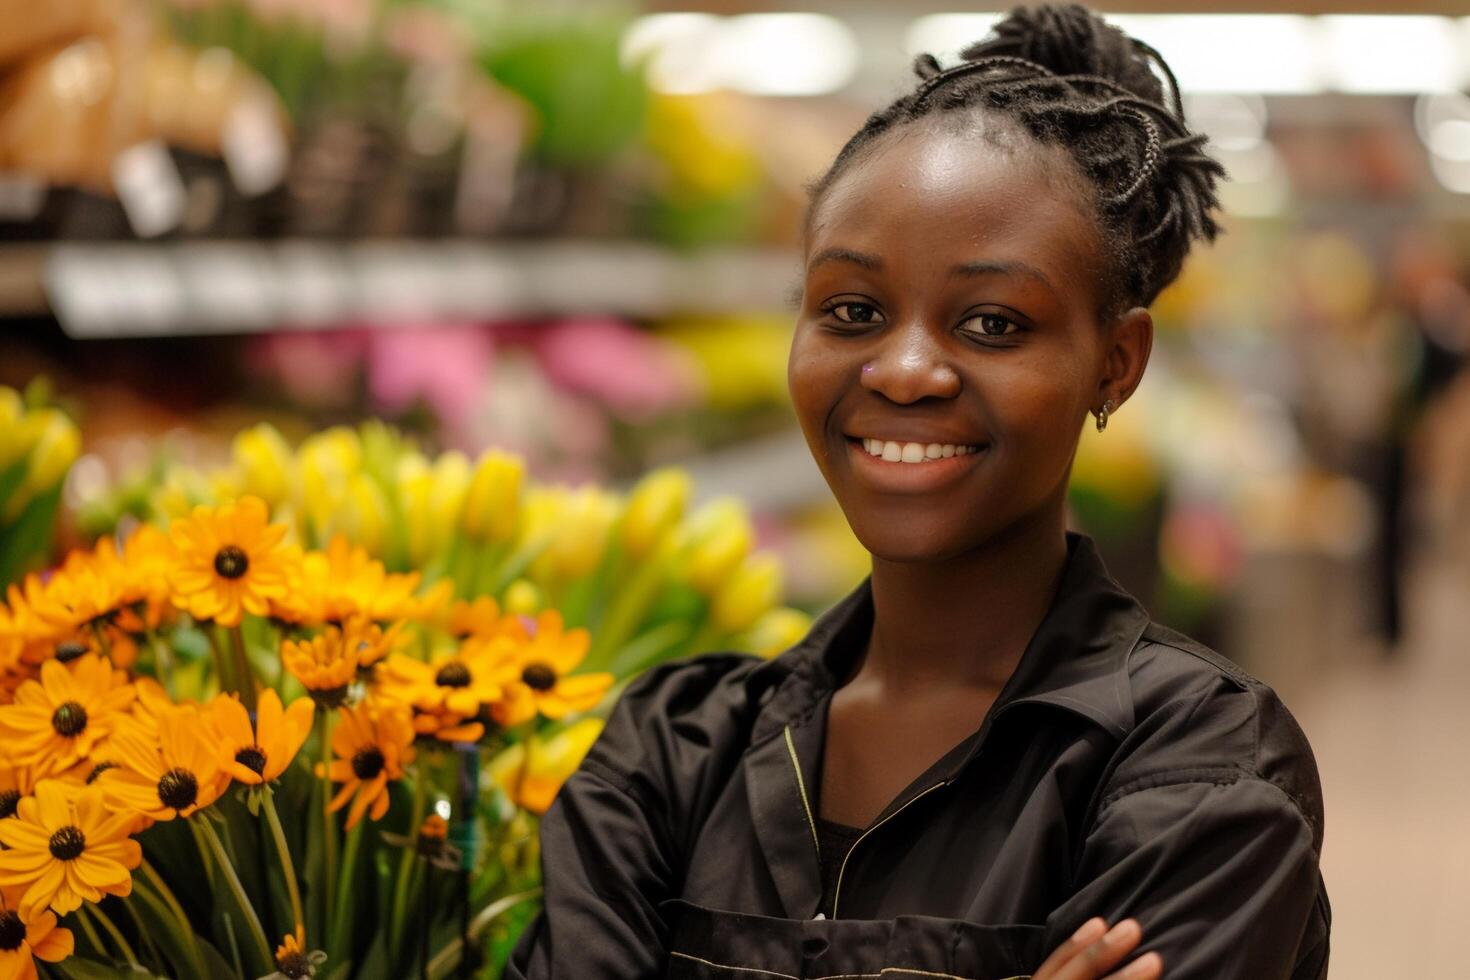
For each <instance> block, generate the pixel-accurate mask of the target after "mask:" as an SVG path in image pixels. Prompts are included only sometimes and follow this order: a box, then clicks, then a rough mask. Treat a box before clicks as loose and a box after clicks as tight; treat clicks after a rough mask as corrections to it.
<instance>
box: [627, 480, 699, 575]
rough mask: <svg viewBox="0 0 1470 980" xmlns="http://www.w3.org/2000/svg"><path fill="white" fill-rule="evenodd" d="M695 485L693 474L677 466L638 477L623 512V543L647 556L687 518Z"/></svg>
mask: <svg viewBox="0 0 1470 980" xmlns="http://www.w3.org/2000/svg"><path fill="white" fill-rule="evenodd" d="M691 489H692V484H691V481H690V479H689V474H688V473H686V472H684V471H683V470H681V469H677V468H674V467H667V468H665V469H659V470H654V471H653V472H652V473H649V474H648V475H647V476H645V477H644V478H643V479H642V480H639V481H638V485H637V486H635V487H634V488H633V492H632V493H631V494H630V495H629V497H628V506H627V509H626V510H625V511H624V512H623V527H622V540H623V547H625V548H627V549H628V553H629V554H630V555H632V556H633V557H634V558H643V557H646V556H647V555H648V554H649V553H650V552H652V551H653V549H654V547H655V546H656V545H657V544H658V542H659V539H660V538H662V537H663V535H664V534H665V533H666V532H667V531H668V530H669V529H670V528H672V527H674V526H675V525H676V524H678V523H679V521H681V520H683V518H684V508H685V506H686V505H687V504H688V502H689V493H690V490H691Z"/></svg>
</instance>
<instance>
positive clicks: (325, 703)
mask: <svg viewBox="0 0 1470 980" xmlns="http://www.w3.org/2000/svg"><path fill="white" fill-rule="evenodd" d="M354 622H356V621H354ZM281 662H282V663H283V664H284V665H285V667H286V669H287V670H288V671H290V672H291V676H292V677H295V678H296V679H297V680H298V681H300V682H301V684H302V686H303V687H305V688H306V691H307V693H308V694H310V695H311V697H312V700H314V701H315V702H316V703H317V705H318V706H320V707H322V708H335V707H338V706H340V705H341V704H342V703H343V702H344V701H345V700H346V699H347V688H348V685H350V684H351V683H352V681H353V679H354V678H356V677H357V668H358V665H359V664H360V663H361V662H362V655H361V640H360V639H359V637H358V636H357V635H356V634H355V633H354V631H353V629H352V628H351V627H348V628H347V629H346V631H345V632H344V630H343V629H342V628H339V627H336V626H328V627H327V628H326V629H324V630H322V632H321V633H319V634H318V635H316V636H313V637H311V638H310V639H305V640H285V641H283V642H282V644H281Z"/></svg>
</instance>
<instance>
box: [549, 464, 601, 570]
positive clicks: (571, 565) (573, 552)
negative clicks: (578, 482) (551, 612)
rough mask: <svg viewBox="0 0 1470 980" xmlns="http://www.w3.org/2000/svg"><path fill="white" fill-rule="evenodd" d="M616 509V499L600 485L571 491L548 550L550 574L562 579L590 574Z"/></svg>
mask: <svg viewBox="0 0 1470 980" xmlns="http://www.w3.org/2000/svg"><path fill="white" fill-rule="evenodd" d="M617 513H618V503H617V500H616V499H615V498H614V497H613V496H612V495H611V494H609V493H607V492H606V491H605V490H603V489H601V488H600V487H595V486H587V487H582V488H580V489H578V490H574V491H572V493H570V494H569V495H568V496H567V499H566V507H565V510H564V511H563V513H562V521H561V524H560V526H559V527H557V528H555V529H554V532H553V533H554V534H555V537H553V538H552V541H551V547H550V548H549V549H548V550H547V555H548V556H549V560H550V562H551V565H552V574H553V575H555V576H556V577H557V578H558V579H560V580H561V581H563V582H568V581H572V580H574V579H579V578H582V577H583V576H585V575H590V574H592V571H593V570H594V569H595V568H597V566H598V564H599V563H600V562H601V561H602V556H603V552H605V551H606V550H607V538H608V534H609V532H610V531H611V530H612V524H613V521H614V520H615V519H616V518H617Z"/></svg>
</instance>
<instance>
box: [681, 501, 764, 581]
mask: <svg viewBox="0 0 1470 980" xmlns="http://www.w3.org/2000/svg"><path fill="white" fill-rule="evenodd" d="M686 531H687V534H688V540H689V551H688V553H687V555H686V557H685V561H684V575H685V577H686V578H687V579H688V580H689V584H690V585H692V586H694V587H695V588H696V589H698V590H699V591H700V592H702V593H704V594H705V595H706V596H713V595H714V594H715V593H716V592H718V591H719V590H720V588H721V586H723V585H724V583H725V580H726V579H727V578H729V577H730V574H731V573H732V572H734V571H735V569H736V568H738V567H739V566H740V563H741V562H742V561H744V560H745V556H746V555H748V554H750V547H751V543H752V541H753V540H754V537H755V532H754V530H753V529H752V528H751V526H750V517H749V515H748V514H747V513H746V510H745V505H744V504H742V503H741V502H740V501H739V500H737V499H735V498H733V497H722V498H720V499H717V500H712V501H710V502H709V503H708V504H705V505H704V506H703V507H701V508H700V509H699V510H698V511H696V512H695V513H694V515H693V516H692V517H690V519H689V522H688V526H687V528H686Z"/></svg>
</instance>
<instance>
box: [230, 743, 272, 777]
mask: <svg viewBox="0 0 1470 980" xmlns="http://www.w3.org/2000/svg"><path fill="white" fill-rule="evenodd" d="M235 761H236V762H238V763H240V765H242V766H244V767H245V768H246V769H249V770H250V771H251V772H253V773H255V774H256V775H257V776H262V775H264V774H265V752H264V751H263V750H262V749H261V747H260V746H259V745H247V746H246V747H245V748H243V749H241V750H240V751H239V752H236V753H235Z"/></svg>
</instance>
